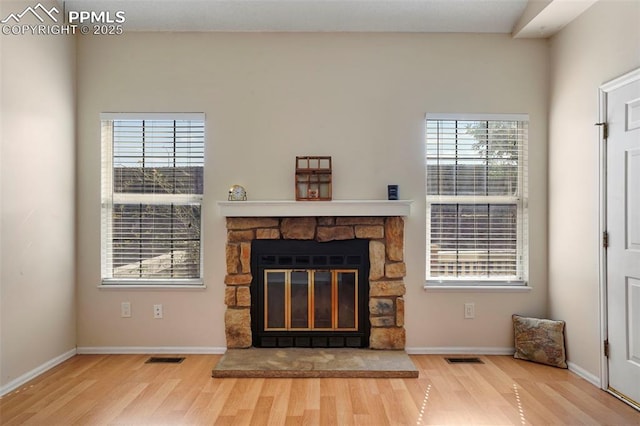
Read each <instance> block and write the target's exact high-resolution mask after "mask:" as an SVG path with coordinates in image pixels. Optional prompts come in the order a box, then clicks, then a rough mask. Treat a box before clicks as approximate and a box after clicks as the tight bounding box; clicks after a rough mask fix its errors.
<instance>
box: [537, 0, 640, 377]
mask: <svg viewBox="0 0 640 426" xmlns="http://www.w3.org/2000/svg"><path fill="white" fill-rule="evenodd" d="M639 66H640V2H638V1H619V0H612V1H608V0H605V1H600V2H598V3H596V4H595V5H594V6H593V7H591V8H590V9H589V10H587V11H586V12H585V13H584V14H583V15H581V16H580V17H579V18H578V19H577V20H576V21H574V22H573V23H571V24H570V25H568V26H567V27H565V29H563V30H562V32H560V33H559V34H558V35H556V36H555V37H553V38H552V39H551V81H550V83H551V85H550V93H551V98H550V121H549V300H550V314H551V316H552V317H554V318H558V319H564V320H565V321H567V332H566V337H567V345H568V348H567V350H568V357H569V360H570V361H571V362H572V363H574V364H576V365H578V366H580V367H581V368H582V369H584V370H586V371H587V372H588V373H590V374H592V375H594V376H595V377H599V375H600V347H601V342H600V322H599V316H598V311H599V287H598V251H599V235H598V221H599V219H598V206H599V195H598V185H599V184H598V164H599V163H598V161H599V160H598V155H599V147H598V135H599V133H598V132H599V129H598V128H597V127H595V126H594V123H596V122H597V121H598V87H599V86H600V85H601V84H602V83H605V82H607V81H608V80H611V79H613V78H615V77H617V76H619V75H622V74H624V73H626V72H628V71H631V70H632V69H633V68H637V67H639Z"/></svg>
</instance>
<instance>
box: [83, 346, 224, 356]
mask: <svg viewBox="0 0 640 426" xmlns="http://www.w3.org/2000/svg"><path fill="white" fill-rule="evenodd" d="M226 351H227V348H225V347H215V346H214V347H207V346H81V347H78V348H77V352H78V354H79V355H89V354H92V355H123V354H180V355H197V354H202V355H212V354H213V355H218V354H224V353H225V352H226Z"/></svg>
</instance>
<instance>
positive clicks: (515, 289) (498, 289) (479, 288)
mask: <svg viewBox="0 0 640 426" xmlns="http://www.w3.org/2000/svg"><path fill="white" fill-rule="evenodd" d="M423 288H424V290H425V291H429V292H441V293H449V292H451V293H453V292H474V293H476V292H477V293H528V292H530V291H531V290H533V289H532V288H531V287H530V286H528V285H437V284H425V285H424V286H423Z"/></svg>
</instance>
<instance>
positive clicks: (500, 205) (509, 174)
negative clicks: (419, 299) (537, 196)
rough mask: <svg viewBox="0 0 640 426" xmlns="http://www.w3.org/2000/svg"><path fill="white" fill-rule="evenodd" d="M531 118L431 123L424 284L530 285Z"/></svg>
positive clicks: (451, 118)
mask: <svg viewBox="0 0 640 426" xmlns="http://www.w3.org/2000/svg"><path fill="white" fill-rule="evenodd" d="M527 134H528V117H527V116H526V115H520V114H518V115H515V114H514V115H499V116H498V115H482V116H480V115H465V116H455V115H427V119H426V171H427V172H426V193H427V196H426V206H427V216H426V217H427V224H426V225H427V250H426V252H427V262H426V265H427V271H426V278H427V284H432V285H447V284H453V285H461V284H462V285H474V284H477V285H488V284H489V285H491V284H495V285H501V284H509V285H514V284H525V283H526V279H527V263H528V259H527V257H528V242H527V200H526V197H527Z"/></svg>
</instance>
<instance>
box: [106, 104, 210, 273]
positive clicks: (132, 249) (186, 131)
mask: <svg viewBox="0 0 640 426" xmlns="http://www.w3.org/2000/svg"><path fill="white" fill-rule="evenodd" d="M149 117H150V118H148V119H146V118H145V117H144V116H143V115H140V114H136V115H127V114H123V115H114V114H110V115H103V117H102V146H103V161H102V177H103V178H102V185H103V187H102V243H103V250H102V277H103V283H104V284H109V283H113V284H119V283H125V284H126V283H134V284H144V283H146V282H151V283H163V282H166V283H170V284H180V283H192V282H193V281H194V280H200V278H201V263H202V262H201V257H202V256H201V228H202V226H201V224H202V221H201V216H202V214H201V211H202V206H201V204H202V194H203V174H204V116H203V115H195V116H194V114H189V115H181V114H170V115H158V114H155V115H150V116H149Z"/></svg>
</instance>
